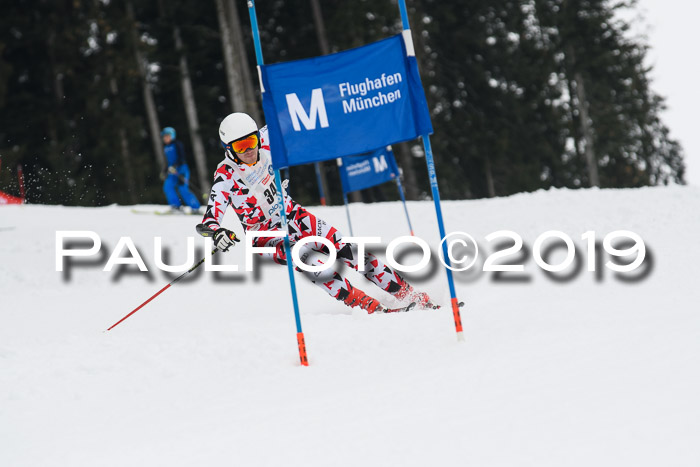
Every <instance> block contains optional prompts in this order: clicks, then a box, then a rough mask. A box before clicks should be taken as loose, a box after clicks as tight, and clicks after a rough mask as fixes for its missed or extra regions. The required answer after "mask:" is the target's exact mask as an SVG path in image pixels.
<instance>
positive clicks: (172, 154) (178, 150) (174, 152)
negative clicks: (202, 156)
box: [164, 139, 186, 169]
mask: <svg viewBox="0 0 700 467" xmlns="http://www.w3.org/2000/svg"><path fill="white" fill-rule="evenodd" d="M164 150H165V158H166V159H167V160H168V167H170V166H173V167H175V168H176V169H179V168H180V166H183V165H185V164H186V162H185V146H184V145H183V144H182V142H181V141H180V140H177V139H176V140H175V141H173V142H171V143H170V144H167V145H166V146H165V148H164Z"/></svg>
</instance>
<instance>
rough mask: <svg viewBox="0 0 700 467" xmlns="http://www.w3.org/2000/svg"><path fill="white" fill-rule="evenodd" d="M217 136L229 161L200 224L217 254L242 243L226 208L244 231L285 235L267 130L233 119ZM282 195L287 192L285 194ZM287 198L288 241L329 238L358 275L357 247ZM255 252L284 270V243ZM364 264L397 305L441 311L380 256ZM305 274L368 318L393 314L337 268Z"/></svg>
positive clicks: (264, 243) (265, 241) (274, 241)
mask: <svg viewBox="0 0 700 467" xmlns="http://www.w3.org/2000/svg"><path fill="white" fill-rule="evenodd" d="M219 136H220V139H221V143H222V146H223V147H224V149H225V151H226V157H225V158H224V160H223V161H222V162H221V163H220V164H219V165H218V167H217V169H216V172H215V173H214V184H213V186H212V189H211V195H210V197H209V203H208V205H207V209H206V213H205V215H204V219H203V221H202V223H203V224H204V225H205V226H206V227H208V228H209V229H211V230H213V231H214V234H213V237H214V242H215V244H216V246H217V248H219V249H220V250H222V251H227V250H228V248H230V247H231V246H233V245H234V244H235V242H237V241H239V240H238V239H237V238H236V235H235V234H234V233H233V232H232V231H230V230H228V229H226V228H224V227H221V221H222V219H223V217H224V212H225V211H226V209H227V207H228V206H232V207H233V209H234V211H235V212H236V215H237V216H238V219H239V220H240V221H241V224H242V225H243V228H244V230H245V231H254V230H268V231H269V230H281V228H282V226H281V221H282V219H281V215H280V207H279V203H278V201H277V196H276V195H277V189H276V186H275V178H274V177H275V175H274V171H273V169H272V160H271V157H270V147H269V143H268V138H267V126H265V127H263V128H260V129H258V126H257V124H256V123H255V121H254V120H253V119H252V118H251V117H250V116H249V115H247V114H244V113H232V114H230V115H228V116H227V117H226V118H225V119H224V120H223V121H222V122H221V125H220V127H219ZM283 191H285V190H284V188H283ZM283 197H284V206H285V214H286V216H287V223H288V231H289V241H290V244H291V245H292V246H293V245H294V244H295V243H296V242H297V241H299V239H302V238H304V237H309V236H319V237H325V238H327V239H328V240H330V242H331V243H332V244H333V245H334V248H335V250H336V252H337V259H339V260H341V261H343V262H344V263H345V264H346V265H347V266H349V267H352V268H354V269H355V270H357V269H358V261H359V258H358V257H357V247H356V245H353V244H349V243H345V242H343V240H342V237H343V236H342V235H341V233H340V232H339V231H338V230H337V229H336V228H335V227H333V226H332V225H329V224H328V223H326V222H325V221H324V220H323V219H320V218H318V217H316V216H315V215H313V214H312V213H310V212H309V211H307V210H306V209H305V208H304V207H302V206H301V205H300V204H298V203H297V202H296V201H294V200H293V199H292V198H291V197H289V195H287V193H286V191H285V192H284V193H283ZM253 246H256V247H274V248H275V252H274V253H261V254H262V256H264V257H268V258H270V259H272V260H273V261H275V262H276V263H278V264H286V261H287V258H286V254H285V250H284V238H279V237H258V238H256V239H255V240H254V241H253ZM304 247H307V251H308V250H309V249H310V250H313V251H316V252H321V253H326V254H327V253H328V250H327V247H326V246H325V245H323V244H322V243H319V242H311V243H308V244H306V245H305V246H304ZM304 247H303V248H304ZM303 248H302V251H303ZM300 256H301V257H302V259H303V258H304V257H305V256H306V254H304V253H302V254H301V255H300ZM364 261H365V270H364V272H361V274H364V276H365V277H366V278H367V279H369V280H370V281H371V282H372V283H374V284H375V285H376V286H378V287H379V288H381V289H382V290H384V291H386V292H388V293H390V294H392V295H393V296H394V297H395V298H396V299H398V300H403V301H407V302H409V303H410V302H415V303H416V305H417V306H419V307H422V308H437V306H436V305H434V304H433V303H432V302H431V301H430V298H429V297H428V295H427V294H425V293H423V292H418V291H415V290H414V289H413V288H412V287H411V286H410V285H409V284H408V283H407V282H406V281H405V280H404V279H403V278H402V277H401V276H400V275H399V274H397V273H396V272H395V271H394V270H393V269H391V268H390V267H389V266H387V265H385V264H384V263H383V262H382V261H381V260H379V259H378V258H377V257H376V256H374V255H372V254H370V253H366V254H365V257H364ZM315 263H316V264H321V261H320V260H316V261H315ZM297 270H299V269H298V268H297ZM304 274H305V275H306V276H307V277H308V278H309V279H310V280H311V281H312V282H313V283H314V284H316V285H318V286H319V287H321V288H322V289H323V290H325V291H326V292H327V293H328V294H330V295H331V296H332V297H333V298H335V299H337V300H341V301H343V302H344V303H345V304H346V305H348V306H350V307H356V306H359V307H360V308H361V309H363V310H366V311H367V312H368V313H374V312H386V311H391V310H390V309H389V308H387V307H385V306H383V305H382V304H381V303H380V302H379V300H377V299H375V298H373V297H372V296H370V295H367V294H366V293H365V292H363V291H362V290H360V289H358V288H357V287H355V286H354V285H352V284H351V283H350V281H349V280H348V279H347V278H345V277H343V276H342V275H341V274H340V273H338V272H336V271H334V270H333V268H329V269H326V270H325V271H323V272H321V273H315V274H312V273H309V272H304Z"/></svg>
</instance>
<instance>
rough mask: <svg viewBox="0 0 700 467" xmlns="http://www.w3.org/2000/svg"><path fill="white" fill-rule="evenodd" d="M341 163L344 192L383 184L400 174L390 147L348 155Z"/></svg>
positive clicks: (339, 167)
mask: <svg viewBox="0 0 700 467" xmlns="http://www.w3.org/2000/svg"><path fill="white" fill-rule="evenodd" d="M341 164H342V165H339V166H338V169H339V170H340V179H341V181H342V184H343V193H344V194H346V193H350V192H351V191H357V190H364V189H365V188H370V187H373V186H375V185H381V184H382V183H386V182H388V181H391V180H394V179H395V178H396V177H398V176H399V168H398V166H397V165H396V160H395V159H394V152H393V151H392V150H391V149H389V148H382V149H378V150H376V151H374V152H372V153H369V154H361V155H358V156H346V157H343V158H342V159H341Z"/></svg>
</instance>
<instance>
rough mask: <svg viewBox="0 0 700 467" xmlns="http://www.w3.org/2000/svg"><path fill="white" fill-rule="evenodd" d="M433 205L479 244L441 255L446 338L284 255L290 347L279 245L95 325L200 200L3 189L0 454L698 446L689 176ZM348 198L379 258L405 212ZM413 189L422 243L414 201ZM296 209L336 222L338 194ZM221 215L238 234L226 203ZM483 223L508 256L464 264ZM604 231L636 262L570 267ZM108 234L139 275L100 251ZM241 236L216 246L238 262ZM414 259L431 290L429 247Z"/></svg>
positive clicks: (132, 299) (157, 278)
mask: <svg viewBox="0 0 700 467" xmlns="http://www.w3.org/2000/svg"><path fill="white" fill-rule="evenodd" d="M442 206H443V214H444V217H445V223H446V229H447V232H452V231H464V232H468V233H469V234H471V235H472V236H473V237H474V238H475V239H476V240H477V242H478V243H479V246H480V247H481V248H482V251H481V252H480V257H479V260H478V261H477V264H476V266H475V268H476V273H458V274H456V275H455V279H456V285H457V295H458V297H459V298H460V300H464V301H465V306H464V308H463V309H462V322H463V325H464V337H465V340H464V342H458V340H457V338H456V333H455V326H454V320H453V317H452V311H451V310H450V309H449V306H444V307H443V308H442V309H441V310H437V311H424V310H415V311H412V312H410V313H401V314H387V315H367V314H366V313H364V312H361V311H356V310H351V309H349V308H347V307H346V306H344V305H343V304H342V303H339V302H336V301H335V300H333V299H331V298H330V297H329V296H328V295H327V294H326V293H324V292H323V291H322V290H320V289H319V288H318V287H316V286H314V285H312V284H310V283H309V282H308V281H307V280H306V279H305V278H304V277H303V276H301V275H300V274H297V276H296V281H297V287H298V293H299V302H300V306H301V321H302V325H303V330H304V334H305V337H306V344H307V349H308V355H309V361H310V366H309V367H302V366H300V364H299V357H298V353H297V345H296V328H295V321H294V314H293V309H292V305H291V293H290V288H289V281H288V278H287V270H286V268H284V267H280V266H278V265H274V264H258V265H257V268H256V271H257V272H255V273H246V272H245V271H241V272H238V273H231V272H227V273H220V274H216V275H215V274H214V273H212V272H205V271H201V272H199V273H193V275H194V274H196V275H194V277H193V278H190V280H188V281H181V282H178V283H177V284H176V285H174V286H173V287H171V288H169V289H168V290H166V291H165V292H164V293H163V294H162V295H160V296H159V297H157V298H156V299H155V300H153V301H152V302H150V303H149V304H148V305H147V306H146V307H144V308H143V309H141V310H140V311H138V312H137V313H136V314H134V315H133V316H131V317H130V318H129V319H127V320H126V321H124V322H123V323H122V324H120V325H119V326H117V327H116V328H114V329H113V330H112V331H109V332H105V330H106V329H107V328H108V327H109V326H110V325H112V324H113V323H114V322H116V321H117V320H119V319H120V318H121V317H123V316H124V315H126V314H127V313H128V312H130V311H131V310H133V309H134V308H135V307H136V306H137V305H139V304H140V303H142V302H143V301H144V300H146V299H147V298H148V297H150V296H151V295H152V294H154V293H155V292H157V291H158V290H159V289H160V288H161V287H163V286H164V285H165V284H167V283H168V282H169V281H170V280H172V278H174V277H176V276H177V274H171V275H170V276H167V277H166V275H165V274H164V273H163V272H161V271H160V270H157V269H156V267H155V259H154V237H162V242H163V249H164V250H166V249H167V250H169V251H170V253H171V254H170V257H169V258H168V260H167V262H168V263H172V264H179V263H183V262H185V260H186V259H187V254H186V251H187V237H190V236H191V237H197V236H196V233H195V231H194V226H195V224H196V223H197V221H198V218H196V217H192V216H156V215H149V214H145V215H143V214H135V213H133V212H132V207H124V206H110V207H104V208H71V207H60V206H30V205H27V206H2V207H0V465H1V466H8V467H10V466H12V467H19V466H41V467H45V466H72V467H75V466H119V467H124V466H127V465H129V466H160V465H162V466H193V465H202V466H204V465H206V466H218V465H222V466H223V465H227V466H230V465H236V466H248V465H250V466H263V465H269V466H281V465H284V466H296V465H298V466H328V465H348V466H358V465H373V466H374V465H377V466H378V465H382V466H384V465H401V466H425V465H435V466H438V465H473V466H480V467H483V466H537V467H542V466H552V467H555V466H556V467H560V466H586V467H590V466H594V465H595V466H623V465H625V466H632V465H633V466H635V467H639V466H654V467H656V466H660V465H668V466H671V465H672V466H676V467H677V466H694V467H695V466H698V465H700V444H699V443H698V440H700V397H699V394H700V371H699V369H700V311H699V310H700V305H698V303H700V292H699V289H700V282H698V262H699V261H700V253H699V252H698V246H697V238H698V235H699V234H700V215H698V212H700V210H699V208H700V190H699V189H698V188H695V187H666V188H646V189H636V190H577V191H570V190H550V191H540V192H536V193H531V194H520V195H516V196H511V197H507V198H498V199H491V200H476V201H446V202H443V204H442ZM138 209H142V210H155V209H163V207H162V206H139V207H138ZM350 209H351V214H352V221H353V228H354V233H355V235H364V236H381V237H382V240H383V246H379V247H377V248H375V249H374V251H376V252H378V254H379V255H380V256H384V249H383V248H385V246H386V244H387V243H388V242H389V241H390V240H392V239H393V238H395V237H398V236H401V235H407V233H408V227H407V225H406V221H405V218H404V213H403V209H402V207H401V206H400V204H398V203H382V204H374V205H363V204H354V205H351V208H350ZM408 209H409V211H410V214H411V216H412V221H413V226H414V230H415V234H416V235H417V236H419V237H421V238H422V239H424V240H426V241H427V242H428V243H429V244H430V245H431V247H432V248H433V250H434V251H437V249H438V244H439V233H438V228H437V224H436V221H435V213H434V210H433V204H432V202H429V201H425V202H411V203H409V204H408ZM311 210H312V211H313V212H315V213H316V214H317V215H319V216H320V217H322V218H324V219H326V220H327V221H329V222H331V223H332V224H334V225H336V226H337V227H338V228H339V229H340V230H341V231H347V228H346V225H347V220H346V217H345V210H344V208H343V207H312V208H311ZM225 223H226V225H227V226H229V227H230V228H232V229H233V230H235V231H236V232H238V233H241V229H240V226H239V225H238V223H237V221H236V220H235V218H234V216H233V213H227V217H226V220H225ZM501 230H510V231H513V232H516V233H517V234H518V235H520V236H521V237H522V238H523V241H524V245H525V247H526V250H523V251H521V252H520V253H516V254H514V255H511V256H508V257H507V258H504V259H503V260H499V261H497V263H499V262H510V263H520V264H524V272H522V273H504V274H502V275H499V274H495V273H493V272H479V271H480V270H481V268H482V267H483V262H484V261H483V260H484V259H485V257H486V256H488V255H489V254H491V253H493V252H494V251H495V250H496V249H498V248H496V246H495V245H494V244H495V243H498V241H494V242H488V241H486V239H485V237H486V236H487V235H488V234H490V233H492V232H496V231H501ZM550 230H558V231H561V232H564V233H566V234H567V235H569V236H570V237H571V238H572V239H573V242H574V243H575V245H576V247H577V251H576V256H575V257H576V259H577V260H580V263H581V264H580V269H579V270H578V271H576V270H574V269H572V268H573V266H572V267H571V268H569V269H567V270H565V271H563V272H561V273H556V275H557V276H558V277H565V276H566V277H568V279H565V280H561V281H555V280H554V279H552V278H550V277H548V276H547V275H545V274H544V273H543V271H542V269H541V268H540V267H538V266H537V264H535V261H534V259H533V245H534V243H535V240H536V239H537V237H538V236H539V235H540V234H542V233H544V232H547V231H550ZM616 230H628V231H632V232H634V233H636V234H638V235H639V236H640V237H641V238H642V239H643V241H644V243H645V245H646V248H647V258H646V259H645V261H644V263H643V264H642V266H641V267H640V269H639V270H637V271H635V272H632V273H621V274H617V273H615V272H613V271H611V270H610V269H609V268H607V267H606V266H605V265H604V263H605V262H606V261H608V260H609V259H610V257H609V255H608V254H607V253H604V252H603V255H602V262H601V263H600V264H598V266H597V271H596V272H590V271H588V270H587V267H588V263H587V249H586V248H587V242H586V241H584V240H583V239H582V235H584V234H585V233H586V232H589V231H593V232H595V236H596V239H597V240H598V241H599V242H602V241H603V239H604V237H605V235H606V234H608V233H609V232H612V231H616ZM57 231H93V232H95V233H96V234H97V235H99V237H100V238H101V240H102V249H101V252H102V255H103V256H101V257H90V258H76V261H83V262H85V261H88V262H90V263H89V264H88V265H82V266H80V267H72V268H70V270H69V271H68V272H69V274H65V273H61V272H57V271H56V248H57V247H56V232H57ZM120 237H130V238H131V239H132V240H133V242H134V245H135V246H136V247H137V250H138V253H139V254H140V256H142V257H143V260H144V262H145V264H146V265H147V266H148V268H149V270H150V274H147V273H140V272H138V269H137V268H136V267H133V266H129V267H128V268H126V269H123V270H121V272H122V273H119V272H118V268H117V267H115V269H114V270H113V271H112V272H104V271H102V268H103V266H104V264H105V263H106V261H107V259H108V258H109V256H110V255H111V254H112V253H113V251H114V250H115V247H116V246H117V243H118V241H119V239H120ZM500 241H504V239H500ZM560 243H561V242H560ZM195 245H196V246H197V248H202V247H203V245H202V244H201V239H200V238H199V237H197V238H196V243H195ZM507 246H508V245H506V246H505V247H507ZM505 247H503V246H501V247H499V248H500V249H504V248H505ZM244 249H245V248H244V247H243V246H242V244H241V245H239V246H237V247H236V248H235V250H234V251H232V252H229V253H226V254H225V255H222V254H218V255H215V258H217V257H218V258H219V260H220V261H223V262H225V263H226V264H237V265H239V266H240V268H241V270H242V269H243V268H244V264H245V261H244V258H245V256H244ZM598 249H602V246H599V247H598ZM200 254H201V252H199V251H198V252H197V255H200ZM122 256H130V254H129V252H128V250H127V249H125V250H123V252H122ZM222 256H223V259H221V258H222ZM564 256H565V255H564V249H563V248H560V249H557V250H556V251H555V252H554V253H553V254H552V256H551V257H550V258H549V261H550V263H552V264H554V263H557V262H560V261H561V260H563V257H564ZM196 259H199V258H198V257H197V258H196ZM404 261H405V262H406V263H411V262H415V261H417V256H416V255H415V254H414V253H411V254H410V255H408V256H407V257H406V258H405V260H404ZM201 269H203V267H202V268H199V269H198V270H197V271H200V270H201ZM215 276H216V277H215ZM348 277H349V278H350V280H351V281H352V282H353V284H355V285H356V286H358V287H359V288H361V289H362V290H364V291H366V292H368V293H371V294H373V295H375V296H376V297H378V298H380V299H382V300H384V301H386V302H389V303H390V302H391V300H389V297H388V296H387V295H385V294H384V293H383V292H377V289H376V288H375V287H374V286H373V285H372V284H370V283H369V282H368V281H366V280H365V279H364V278H363V277H361V276H359V275H358V274H357V273H356V272H354V271H351V272H349V273H348ZM411 277H412V278H413V282H414V285H415V286H416V287H417V288H419V289H422V290H426V291H427V292H429V293H430V294H431V296H433V297H434V298H435V299H436V300H437V301H439V302H441V303H442V304H443V305H449V291H448V287H447V281H446V277H445V273H444V270H443V269H439V268H438V269H435V270H434V271H433V272H432V273H428V272H425V273H414V274H412V276H411ZM513 279H516V280H513ZM625 279H627V280H625Z"/></svg>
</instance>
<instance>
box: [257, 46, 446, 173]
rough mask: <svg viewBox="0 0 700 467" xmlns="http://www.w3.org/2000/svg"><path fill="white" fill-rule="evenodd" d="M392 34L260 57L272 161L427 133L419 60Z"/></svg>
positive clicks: (306, 158)
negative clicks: (271, 60) (305, 55)
mask: <svg viewBox="0 0 700 467" xmlns="http://www.w3.org/2000/svg"><path fill="white" fill-rule="evenodd" d="M409 50H410V51H411V56H409V55H408V54H407V52H406V51H407V49H406V44H405V42H404V36H402V35H396V36H393V37H389V38H387V39H384V40H381V41H379V42H375V43H373V44H369V45H366V46H363V47H359V48H356V49H351V50H346V51H344V52H339V53H336V54H332V55H325V56H323V57H316V58H310V59H305V60H297V61H293V62H286V63H277V64H273V65H261V66H260V73H261V79H262V87H263V93H262V96H263V109H264V111H265V116H266V118H267V125H268V128H269V130H270V132H269V134H270V148H271V152H272V162H273V164H274V166H275V168H276V169H279V168H282V167H289V166H293V165H301V164H308V163H311V162H318V161H323V160H329V159H334V158H336V157H342V156H349V155H353V154H362V153H366V152H369V151H373V150H375V149H376V148H379V147H384V146H387V145H390V144H393V143H397V142H401V141H407V140H411V139H415V138H417V137H418V136H422V135H428V134H430V133H432V131H433V129H432V125H431V123H430V115H429V112H428V106H427V103H426V100H425V94H424V93H423V86H422V84H421V81H420V76H419V74H418V65H417V63H416V59H415V56H413V55H412V45H409Z"/></svg>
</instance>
